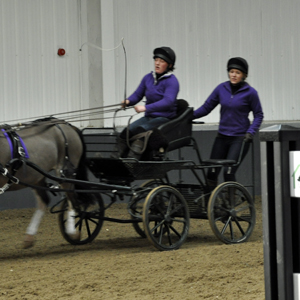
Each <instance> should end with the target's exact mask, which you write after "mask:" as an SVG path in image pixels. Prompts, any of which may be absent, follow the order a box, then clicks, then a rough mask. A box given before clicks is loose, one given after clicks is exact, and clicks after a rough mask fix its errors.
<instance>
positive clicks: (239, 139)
mask: <svg viewBox="0 0 300 300" xmlns="http://www.w3.org/2000/svg"><path fill="white" fill-rule="evenodd" d="M243 140H244V136H226V135H222V134H220V133H219V134H218V135H217V137H216V138H215V141H214V144H213V147H212V151H211V155H210V158H212V159H232V160H236V161H238V158H239V155H240V152H241V148H242V144H243ZM249 148H250V143H245V146H244V150H243V154H242V160H243V159H244V157H245V156H246V154H247V153H248V151H249ZM242 160H241V161H242ZM237 169H238V166H237V167H231V169H230V170H229V169H228V167H224V168H223V175H224V181H236V179H235V173H236V170H237ZM220 171H221V168H209V169H208V172H207V178H208V179H210V180H214V181H217V180H218V176H219V173H220Z"/></svg>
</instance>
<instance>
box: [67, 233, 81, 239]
mask: <svg viewBox="0 0 300 300" xmlns="http://www.w3.org/2000/svg"><path fill="white" fill-rule="evenodd" d="M69 237H70V238H71V239H72V240H74V241H80V238H81V234H80V231H76V232H75V233H70V234H69Z"/></svg>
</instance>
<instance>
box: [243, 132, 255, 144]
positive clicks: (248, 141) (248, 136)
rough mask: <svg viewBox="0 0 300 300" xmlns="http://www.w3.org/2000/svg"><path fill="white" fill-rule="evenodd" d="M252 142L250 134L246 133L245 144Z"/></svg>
mask: <svg viewBox="0 0 300 300" xmlns="http://www.w3.org/2000/svg"><path fill="white" fill-rule="evenodd" d="M252 140H253V135H252V134H251V133H249V132H247V133H246V134H245V137H244V141H245V142H246V143H250V142H252Z"/></svg>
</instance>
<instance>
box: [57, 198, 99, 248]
mask: <svg viewBox="0 0 300 300" xmlns="http://www.w3.org/2000/svg"><path fill="white" fill-rule="evenodd" d="M61 208H62V209H61V212H60V213H59V215H58V222H59V228H60V231H61V233H62V235H63V237H64V239H65V240H66V241H67V242H69V243H70V244H72V245H83V244H87V243H90V242H92V241H93V240H94V239H95V238H96V237H97V235H98V233H99V232H100V229H101V227H102V225H103V217H104V203H103V199H102V197H101V195H100V194H87V195H86V199H84V197H83V195H81V197H80V203H77V204H76V207H73V206H72V204H71V201H70V200H68V199H67V198H66V199H65V200H64V201H63V202H62V206H61Z"/></svg>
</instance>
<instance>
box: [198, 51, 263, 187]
mask: <svg viewBox="0 0 300 300" xmlns="http://www.w3.org/2000/svg"><path fill="white" fill-rule="evenodd" d="M227 71H228V77H229V81H226V82H223V83H221V84H219V85H218V86H217V87H216V88H215V89H214V91H213V92H212V94H211V95H210V96H209V97H208V98H207V100H206V101H205V102H204V104H203V105H202V106H201V107H199V108H198V109H197V110H195V111H194V119H197V118H201V117H204V116H206V115H208V114H209V113H210V112H211V111H212V110H213V109H214V108H215V107H216V106H217V105H218V104H220V106H221V107H220V115H221V116H220V123H219V129H218V134H217V137H216V138H215V141H214V144H213V147H212V151H211V156H210V158H211V159H230V160H236V161H237V160H238V158H239V154H240V151H241V147H242V144H243V141H244V140H245V141H246V143H245V147H244V151H243V155H242V159H243V158H244V157H245V155H246V154H247V152H248V150H249V146H250V144H249V142H250V141H251V140H252V138H253V136H254V134H255V133H256V132H257V130H258V129H259V127H260V125H261V123H262V120H263V116H264V115H263V111H262V107H261V103H260V100H259V97H258V94H257V91H256V90H255V89H254V88H253V87H251V86H250V85H249V84H248V83H247V82H246V81H245V80H246V78H247V75H248V63H247V61H246V60H245V59H243V58H241V57H234V58H231V59H229V61H228V63H227ZM251 111H252V112H253V117H254V119H253V122H252V124H251V123H250V121H249V118H248V116H249V113H250V112H251ZM236 170H237V167H232V169H231V170H230V172H228V168H224V180H225V181H236V179H235V172H236ZM219 173H220V168H216V169H214V168H209V170H208V174H207V179H208V184H209V186H210V187H211V188H212V189H213V188H214V187H216V186H217V185H218V175H219Z"/></svg>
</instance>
